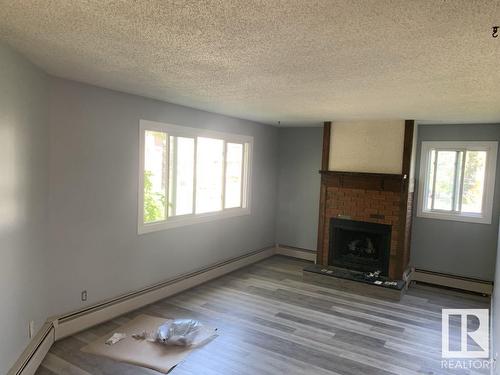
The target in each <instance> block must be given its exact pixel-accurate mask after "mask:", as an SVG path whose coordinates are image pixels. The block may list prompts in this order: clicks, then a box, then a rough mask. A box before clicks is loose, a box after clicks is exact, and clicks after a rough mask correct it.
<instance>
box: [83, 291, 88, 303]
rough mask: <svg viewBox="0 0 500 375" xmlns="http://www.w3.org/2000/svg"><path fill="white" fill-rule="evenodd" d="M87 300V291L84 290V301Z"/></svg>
mask: <svg viewBox="0 0 500 375" xmlns="http://www.w3.org/2000/svg"><path fill="white" fill-rule="evenodd" d="M86 300H87V291H86V290H82V301H86Z"/></svg>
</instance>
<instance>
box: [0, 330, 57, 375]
mask: <svg viewBox="0 0 500 375" xmlns="http://www.w3.org/2000/svg"><path fill="white" fill-rule="evenodd" d="M54 341H55V336H54V327H53V326H52V323H50V322H47V323H45V324H44V325H43V326H42V328H41V329H40V330H39V331H38V333H37V334H36V335H35V336H34V337H33V339H31V341H30V342H29V344H28V346H27V347H26V349H25V350H24V352H23V354H21V356H20V357H19V359H18V360H17V362H16V363H15V364H14V366H12V368H11V369H10V371H9V372H8V373H7V374H8V375H21V374H22V375H34V374H35V372H36V370H37V369H38V366H40V364H41V363H42V361H43V359H44V358H45V355H46V354H47V353H48V352H49V349H50V347H51V346H52V344H53V343H54Z"/></svg>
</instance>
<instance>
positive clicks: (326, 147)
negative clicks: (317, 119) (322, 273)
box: [316, 121, 332, 264]
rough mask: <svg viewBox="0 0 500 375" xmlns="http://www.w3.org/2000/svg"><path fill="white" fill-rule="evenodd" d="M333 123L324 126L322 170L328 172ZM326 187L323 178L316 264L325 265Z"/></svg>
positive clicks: (326, 122) (329, 122) (320, 194)
mask: <svg viewBox="0 0 500 375" xmlns="http://www.w3.org/2000/svg"><path fill="white" fill-rule="evenodd" d="M331 127H332V122H331V121H325V122H324V124H323V152H322V154H321V170H322V171H327V170H328V164H329V162H330V131H331ZM326 189H327V188H326V185H325V183H324V179H323V177H321V187H320V193H319V220H318V241H317V244H316V246H317V249H316V250H317V251H316V257H317V258H316V263H318V264H324V263H325V254H323V246H324V235H325V210H326V194H327V190H326Z"/></svg>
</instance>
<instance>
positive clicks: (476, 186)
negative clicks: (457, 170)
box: [462, 151, 486, 213]
mask: <svg viewBox="0 0 500 375" xmlns="http://www.w3.org/2000/svg"><path fill="white" fill-rule="evenodd" d="M485 170H486V151H467V154H466V155H465V170H464V185H463V194H462V212H470V213H481V212H482V208H483V191H484V176H485Z"/></svg>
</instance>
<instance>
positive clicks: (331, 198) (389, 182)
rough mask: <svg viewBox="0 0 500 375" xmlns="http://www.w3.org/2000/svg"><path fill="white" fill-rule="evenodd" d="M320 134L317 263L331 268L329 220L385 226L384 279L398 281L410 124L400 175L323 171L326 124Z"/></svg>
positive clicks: (405, 233) (405, 259)
mask: <svg viewBox="0 0 500 375" xmlns="http://www.w3.org/2000/svg"><path fill="white" fill-rule="evenodd" d="M324 132H325V134H324V145H323V166H322V170H321V171H320V173H321V192H320V214H319V227H318V249H317V250H318V251H317V263H318V264H321V265H325V266H327V265H335V264H334V263H335V262H334V261H333V259H331V258H332V256H331V251H330V250H331V245H332V243H331V242H332V241H335V236H334V234H332V233H331V231H330V229H331V219H332V218H340V219H346V220H350V221H353V222H358V223H377V224H385V225H387V226H388V227H387V228H390V236H389V238H390V240H389V241H388V246H389V260H388V276H389V277H390V278H391V279H402V278H403V273H404V272H405V271H406V269H407V267H408V263H409V255H410V246H409V244H410V228H411V207H412V200H413V193H412V192H410V191H409V178H408V176H409V168H410V155H411V148H412V147H411V145H412V136H413V121H407V122H406V124H405V140H404V142H405V147H404V153H403V156H402V164H403V167H402V171H403V173H402V174H377V173H359V172H337V171H329V170H327V169H328V166H327V163H328V150H329V144H325V139H327V140H329V137H330V136H329V125H328V123H325V131H324ZM326 143H328V142H326ZM325 153H326V155H325Z"/></svg>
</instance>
